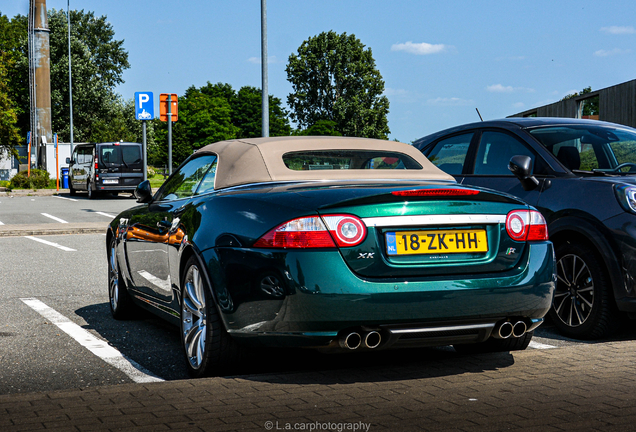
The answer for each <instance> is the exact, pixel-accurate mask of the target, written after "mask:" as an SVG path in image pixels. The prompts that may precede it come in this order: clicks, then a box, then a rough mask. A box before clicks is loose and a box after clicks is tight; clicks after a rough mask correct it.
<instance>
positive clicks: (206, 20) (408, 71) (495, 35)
mask: <svg viewBox="0 0 636 432" xmlns="http://www.w3.org/2000/svg"><path fill="white" fill-rule="evenodd" d="M66 7H67V0H47V8H48V9H64V10H66ZM70 7H71V9H83V10H86V11H94V12H95V14H96V15H98V16H101V15H106V16H107V17H108V20H109V21H110V22H111V24H112V25H113V28H114V30H115V37H116V39H124V40H125V42H124V47H125V49H126V50H127V51H128V53H129V61H130V64H131V68H130V69H128V70H126V71H125V72H124V75H123V77H124V80H125V83H124V84H122V85H120V86H119V88H118V91H119V93H121V94H122V96H124V97H125V98H127V99H129V98H132V97H133V95H134V93H135V92H136V91H152V92H153V93H154V94H155V101H158V99H159V96H158V95H159V93H177V94H183V92H184V91H185V89H187V88H188V87H190V86H192V85H194V86H196V87H200V86H202V85H205V84H206V82H208V81H210V82H212V83H216V82H223V83H229V84H231V85H232V87H234V88H235V89H236V90H238V89H239V88H240V87H242V86H245V85H250V86H255V87H259V88H260V86H261V76H260V73H261V68H260V1H259V0H232V1H228V0H226V1H218V0H216V1H214V0H186V1H167V0H154V1H152V2H151V1H147V0H146V1H141V0H127V1H124V0H109V1H104V0H70ZM27 10H28V0H0V12H2V13H3V14H4V15H7V16H9V17H10V18H11V17H13V16H14V15H16V14H18V13H21V14H23V15H24V14H26V12H27ZM267 18H268V21H267V22H268V24H267V25H268V51H269V93H270V94H272V95H274V96H276V97H279V98H280V99H281V100H282V101H283V102H285V101H286V98H287V95H288V94H289V93H290V92H291V91H292V88H291V85H290V84H289V82H288V81H287V74H286V73H285V66H286V64H287V59H288V57H289V55H290V54H292V53H294V52H296V50H297V49H298V47H299V46H300V45H301V44H302V42H303V41H304V40H306V39H307V38H308V37H311V36H315V35H317V34H319V33H321V32H323V31H329V30H334V31H336V32H338V33H343V32H346V33H347V34H355V35H356V37H358V38H359V39H360V40H361V41H362V43H363V44H365V45H366V46H367V47H369V48H371V50H372V52H373V56H374V58H375V60H376V66H377V68H378V70H379V71H380V73H381V74H382V77H383V79H384V81H385V86H386V91H385V93H386V95H387V96H388V98H389V100H390V113H389V127H390V129H391V134H390V138H391V139H398V140H400V141H403V142H411V141H413V140H415V139H417V138H419V137H422V136H424V135H427V134H429V133H433V132H436V131H438V130H441V129H444V128H447V127H451V126H455V125H458V124H462V123H467V122H473V121H477V120H479V118H478V116H477V113H476V111H475V108H479V111H480V112H481V115H482V116H483V117H484V119H494V118H501V117H505V116H507V115H510V114H514V113H516V112H520V111H524V110H526V109H530V108H533V107H536V106H540V105H545V104H548V103H551V102H555V101H557V100H559V99H561V98H562V97H563V96H565V95H567V94H569V93H572V92H574V91H580V90H581V89H583V88H585V87H588V86H591V87H592V89H593V90H597V89H600V88H604V87H609V86H612V85H615V84H619V83H622V82H625V81H629V80H632V79H635V78H636V20H635V18H636V1H634V0H612V1H598V0H594V1H587V0H577V1H569V0H556V1H555V0H551V1H543V0H538V1H537V0H535V1H532V2H527V1H525V2H522V1H514V0H512V1H511V0H508V1H468V0H466V1H453V0H448V1H439V0H437V1H424V0H419V1H418V0H413V1H406V0H392V1H375V0H366V1H362V0H320V1H318V0H311V1H310V0H268V2H267Z"/></svg>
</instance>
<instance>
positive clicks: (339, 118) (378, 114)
mask: <svg viewBox="0 0 636 432" xmlns="http://www.w3.org/2000/svg"><path fill="white" fill-rule="evenodd" d="M286 72H287V80H288V81H289V82H290V83H291V84H292V86H293V90H294V91H293V93H291V94H290V95H289V96H288V97H287V104H288V105H289V107H290V108H291V118H292V120H293V121H295V122H296V123H297V124H298V125H299V127H300V128H301V129H307V128H309V127H311V126H312V125H315V124H317V123H318V121H320V120H329V121H333V122H335V125H336V126H335V129H336V130H337V131H338V132H340V133H342V134H343V135H345V136H360V137H371V138H383V139H386V138H387V136H388V134H389V132H390V131H389V126H388V120H387V114H388V112H389V100H388V98H387V97H386V96H382V93H383V92H384V81H383V80H382V76H381V75H380V72H379V71H378V70H377V69H376V67H375V60H374V59H373V55H372V52H371V49H370V48H369V49H365V45H363V44H362V42H361V41H360V40H359V39H357V38H356V37H355V36H354V35H347V34H346V33H343V34H337V33H335V32H333V31H329V32H327V33H325V32H323V33H321V34H319V35H318V36H315V37H311V38H309V39H308V40H306V41H304V42H303V43H302V45H301V46H300V47H299V48H298V53H297V54H292V55H290V56H289V63H288V64H287V68H286Z"/></svg>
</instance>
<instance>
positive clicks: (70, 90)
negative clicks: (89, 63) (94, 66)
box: [66, 0, 73, 157]
mask: <svg viewBox="0 0 636 432" xmlns="http://www.w3.org/2000/svg"><path fill="white" fill-rule="evenodd" d="M70 3H71V0H66V17H67V19H68V24H67V27H68V101H69V114H70V120H71V123H70V126H71V157H73V78H72V76H71V8H70Z"/></svg>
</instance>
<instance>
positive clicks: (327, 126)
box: [296, 120, 342, 136]
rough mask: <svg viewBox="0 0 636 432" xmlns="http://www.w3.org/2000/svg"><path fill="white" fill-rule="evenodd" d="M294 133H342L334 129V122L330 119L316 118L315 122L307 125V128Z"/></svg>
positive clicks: (331, 134) (313, 134) (335, 134)
mask: <svg viewBox="0 0 636 432" xmlns="http://www.w3.org/2000/svg"><path fill="white" fill-rule="evenodd" d="M296 135H311V136H318V135H326V136H342V134H341V133H340V132H338V131H337V130H336V122H334V121H331V120H318V121H317V122H316V123H315V124H313V125H311V126H309V127H308V128H307V129H304V130H299V131H297V132H296Z"/></svg>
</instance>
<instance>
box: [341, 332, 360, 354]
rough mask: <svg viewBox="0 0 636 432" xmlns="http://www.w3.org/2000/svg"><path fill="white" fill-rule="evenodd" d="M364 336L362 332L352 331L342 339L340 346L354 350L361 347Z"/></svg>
mask: <svg viewBox="0 0 636 432" xmlns="http://www.w3.org/2000/svg"><path fill="white" fill-rule="evenodd" d="M361 344H362V337H361V336H360V333H357V332H351V333H349V334H348V335H346V336H345V337H344V338H342V339H340V346H341V347H343V348H346V349H350V350H354V349H358V348H360V345H361Z"/></svg>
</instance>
